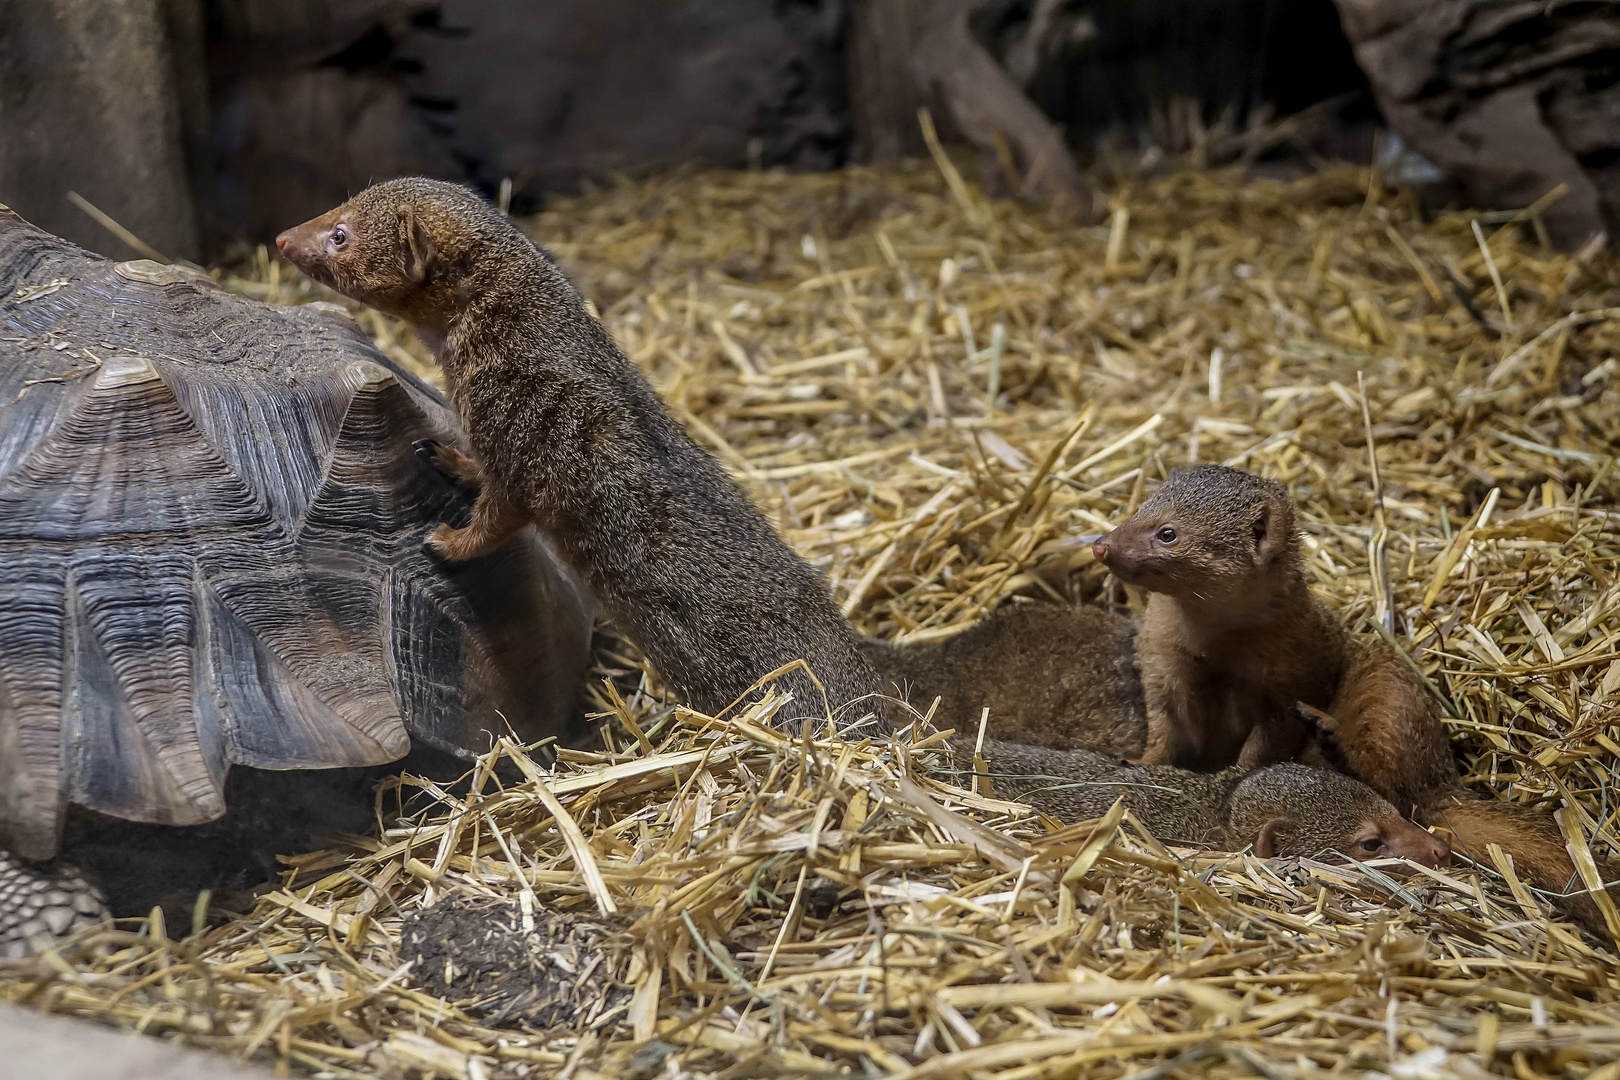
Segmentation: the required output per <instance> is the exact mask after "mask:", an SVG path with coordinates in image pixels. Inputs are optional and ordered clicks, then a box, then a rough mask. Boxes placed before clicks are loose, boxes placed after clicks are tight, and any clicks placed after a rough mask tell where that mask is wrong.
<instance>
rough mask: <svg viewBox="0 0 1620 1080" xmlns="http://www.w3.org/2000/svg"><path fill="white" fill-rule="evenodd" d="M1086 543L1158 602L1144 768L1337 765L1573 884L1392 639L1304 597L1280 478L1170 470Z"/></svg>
mask: <svg viewBox="0 0 1620 1080" xmlns="http://www.w3.org/2000/svg"><path fill="white" fill-rule="evenodd" d="M1094 550H1095V553H1096V555H1097V558H1098V559H1099V560H1101V561H1102V562H1103V563H1104V564H1105V565H1107V567H1108V568H1109V569H1110V570H1112V571H1113V572H1114V574H1115V575H1116V576H1118V577H1119V578H1120V579H1121V580H1123V581H1125V582H1127V583H1129V584H1132V585H1137V586H1140V587H1141V588H1143V589H1146V590H1148V591H1149V592H1150V593H1151V594H1152V595H1151V596H1150V597H1149V598H1148V605H1147V611H1146V613H1145V615H1144V616H1143V620H1142V629H1141V630H1140V632H1139V633H1138V634H1137V639H1136V642H1137V661H1138V665H1139V667H1140V670H1141V674H1142V687H1143V694H1144V697H1145V699H1146V703H1147V723H1148V737H1147V749H1146V752H1145V753H1144V755H1143V757H1142V760H1143V762H1144V763H1153V764H1173V765H1179V766H1182V767H1184V768H1193V769H1199V770H1211V769H1220V768H1224V767H1226V766H1228V765H1230V764H1232V763H1233V762H1234V761H1235V762H1236V763H1237V764H1238V765H1239V766H1241V767H1245V768H1254V767H1258V766H1262V765H1266V764H1269V763H1272V762H1277V761H1286V760H1290V759H1295V758H1299V757H1305V758H1306V759H1307V760H1317V759H1319V758H1320V759H1325V760H1328V761H1333V762H1335V763H1337V764H1340V765H1342V767H1343V768H1344V769H1345V770H1346V771H1347V772H1349V773H1350V774H1351V775H1353V776H1356V777H1358V778H1360V779H1361V780H1362V781H1364V782H1366V783H1367V784H1368V785H1370V786H1371V787H1372V788H1373V789H1374V790H1376V791H1377V792H1379V793H1380V794H1381V795H1383V796H1384V797H1385V798H1387V799H1389V800H1390V801H1391V802H1392V803H1393V804H1394V805H1395V806H1396V808H1397V809H1399V810H1400V811H1401V812H1402V813H1404V814H1410V815H1412V817H1414V818H1415V819H1416V820H1417V821H1419V822H1421V823H1423V824H1425V825H1435V826H1439V827H1442V828H1444V829H1447V830H1449V831H1450V833H1451V835H1452V843H1453V845H1454V846H1455V847H1456V848H1457V850H1459V851H1461V852H1462V853H1463V854H1465V855H1467V856H1468V857H1469V858H1471V859H1474V860H1476V861H1480V862H1487V863H1488V862H1489V861H1490V856H1489V853H1488V851H1487V845H1489V844H1493V843H1494V844H1499V845H1501V847H1502V848H1503V850H1504V851H1506V852H1507V853H1508V854H1510V855H1512V856H1513V857H1514V861H1515V862H1516V864H1517V865H1518V867H1519V868H1520V869H1521V870H1522V871H1524V872H1525V873H1526V875H1527V876H1528V877H1529V878H1530V879H1531V880H1532V881H1533V882H1534V883H1535V884H1536V885H1537V886H1538V887H1540V888H1542V889H1546V890H1548V891H1550V892H1553V893H1560V894H1561V893H1566V892H1569V891H1572V890H1577V891H1578V890H1581V889H1582V885H1581V882H1580V879H1579V877H1578V876H1577V873H1576V869H1575V864H1574V861H1573V860H1572V859H1571V857H1570V855H1569V853H1568V850H1567V849H1566V847H1565V845H1564V841H1563V837H1562V835H1561V833H1560V831H1559V828H1558V826H1557V824H1556V823H1555V822H1554V821H1553V819H1552V818H1551V816H1550V815H1548V814H1547V813H1545V812H1544V811H1538V810H1531V809H1528V808H1525V807H1521V806H1514V805H1511V804H1508V803H1504V802H1501V801H1498V800H1494V799H1480V798H1476V797H1475V796H1474V795H1473V794H1471V793H1470V792H1469V791H1468V790H1467V789H1465V788H1464V787H1463V786H1462V783H1461V780H1460V778H1459V776H1458V773H1457V763H1456V758H1455V755H1454V754H1453V752H1452V749H1451V743H1450V739H1449V738H1448V736H1447V734H1446V728H1445V724H1444V723H1443V721H1442V720H1441V718H1440V714H1439V712H1438V710H1437V708H1436V706H1435V702H1434V701H1433V699H1432V698H1431V697H1430V695H1429V694H1428V692H1427V691H1426V690H1425V688H1424V687H1423V685H1422V683H1421V682H1420V681H1419V679H1418V677H1417V675H1416V674H1415V673H1414V672H1413V671H1412V670H1411V669H1410V668H1409V667H1408V666H1407V665H1406V664H1405V663H1404V662H1403V661H1402V659H1401V658H1400V657H1399V656H1397V655H1396V653H1395V652H1394V650H1393V649H1392V648H1391V647H1390V646H1389V645H1388V644H1387V643H1385V642H1383V641H1381V640H1376V639H1374V640H1367V639H1359V638H1352V637H1351V636H1350V635H1349V634H1348V633H1347V632H1346V630H1345V628H1344V625H1343V623H1342V622H1341V621H1340V619H1339V618H1338V617H1337V616H1336V615H1334V614H1333V613H1332V612H1331V611H1329V610H1328V609H1327V608H1326V607H1325V606H1324V605H1323V604H1322V603H1321V601H1319V600H1317V599H1316V598H1315V597H1313V596H1312V595H1311V593H1310V590H1309V589H1308V588H1307V586H1306V583H1305V574H1304V569H1303V565H1302V563H1301V560H1300V555H1299V542H1298V537H1297V535H1296V533H1295V529H1294V512H1293V506H1292V504H1291V503H1290V501H1289V498H1288V493H1287V491H1285V490H1284V488H1283V486H1282V485H1281V484H1279V483H1277V482H1276V481H1273V480H1266V479H1262V478H1260V477H1258V476H1253V475H1251V474H1249V473H1245V472H1240V471H1238V470H1237V469H1230V468H1227V467H1225V466H1222V465H1200V466H1197V467H1195V468H1191V469H1182V470H1177V471H1176V472H1174V473H1172V474H1171V476H1170V478H1169V480H1167V481H1166V482H1165V484H1164V486H1163V487H1161V488H1160V489H1159V490H1158V492H1156V493H1155V494H1154V495H1153V496H1152V497H1151V498H1149V499H1148V500H1147V502H1145V503H1143V504H1142V507H1141V508H1140V509H1139V510H1137V511H1136V513H1135V514H1133V515H1132V516H1131V518H1130V520H1128V521H1126V522H1125V523H1124V524H1123V525H1121V526H1120V527H1119V528H1117V529H1115V530H1114V531H1113V532H1111V533H1109V534H1108V535H1107V536H1104V537H1103V538H1102V539H1100V540H1098V541H1097V543H1096V545H1095V547H1094ZM1301 703H1302V704H1303V705H1305V706H1308V707H1309V709H1308V710H1301V709H1299V708H1298V707H1297V705H1298V704H1301ZM1307 712H1310V713H1311V714H1312V715H1314V716H1315V717H1316V723H1315V724H1313V723H1311V722H1310V720H1308V719H1307V716H1306V714H1307ZM1318 725H1320V727H1321V728H1323V729H1324V730H1325V732H1326V734H1327V736H1328V737H1327V738H1326V739H1325V744H1326V745H1325V746H1323V745H1319V742H1318V737H1317V734H1316V730H1315V729H1316V728H1317V726H1318ZM1599 870H1600V872H1601V873H1602V874H1603V877H1604V880H1605V881H1613V880H1615V874H1614V873H1613V872H1612V871H1611V870H1610V869H1609V868H1607V867H1604V866H1601V865H1600V867H1599ZM1567 906H1568V907H1569V909H1570V911H1571V913H1572V914H1574V915H1575V916H1576V917H1577V918H1578V919H1579V920H1580V921H1581V922H1582V923H1583V924H1584V925H1586V926H1587V927H1588V928H1589V929H1592V930H1594V931H1595V930H1600V929H1601V928H1602V927H1603V926H1604V922H1603V919H1602V916H1601V913H1600V912H1599V909H1598V906H1597V904H1596V903H1595V902H1594V901H1593V900H1592V898H1591V897H1590V896H1589V895H1586V894H1584V893H1581V894H1580V895H1576V896H1572V897H1568V898H1567Z"/></svg>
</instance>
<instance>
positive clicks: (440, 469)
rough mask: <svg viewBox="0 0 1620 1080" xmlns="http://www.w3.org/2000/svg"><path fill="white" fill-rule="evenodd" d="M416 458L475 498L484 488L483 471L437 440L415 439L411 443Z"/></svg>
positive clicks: (472, 461) (464, 455)
mask: <svg viewBox="0 0 1620 1080" xmlns="http://www.w3.org/2000/svg"><path fill="white" fill-rule="evenodd" d="M411 448H412V449H413V450H415V451H416V456H417V457H419V458H421V459H422V460H423V461H425V462H427V464H428V466H429V467H430V468H432V469H433V471H434V472H436V473H438V474H439V475H440V476H442V477H444V478H445V479H446V480H448V481H449V482H450V483H452V484H454V485H456V486H457V487H460V488H463V489H465V490H466V492H467V493H468V494H469V495H472V496H474V497H477V495H478V493H479V491H480V490H482V488H483V486H484V471H483V470H482V469H480V468H479V467H478V463H477V462H476V461H474V460H473V459H472V458H470V457H468V456H467V455H466V454H463V453H462V452H461V451H459V450H457V449H456V448H455V447H453V446H446V445H445V444H444V443H442V442H440V441H439V440H438V439H417V440H416V441H415V442H413V443H411Z"/></svg>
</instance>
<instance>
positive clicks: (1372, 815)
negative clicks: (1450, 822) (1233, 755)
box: [956, 739, 1451, 866]
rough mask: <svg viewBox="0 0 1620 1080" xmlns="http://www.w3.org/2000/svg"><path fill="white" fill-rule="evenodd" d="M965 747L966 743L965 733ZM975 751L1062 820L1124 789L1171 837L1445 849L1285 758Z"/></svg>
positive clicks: (1366, 854) (1240, 843)
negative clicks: (1183, 761) (1209, 769)
mask: <svg viewBox="0 0 1620 1080" xmlns="http://www.w3.org/2000/svg"><path fill="white" fill-rule="evenodd" d="M964 743H966V741H965V740H964V741H961V742H958V743H956V745H957V746H958V748H959V749H960V748H964ZM965 748H966V749H968V750H969V752H971V749H972V747H971V744H970V743H969V744H966V746H965ZM984 757H985V760H986V762H987V764H988V766H989V771H990V774H991V780H992V783H993V784H994V786H995V791H996V794H997V795H999V796H1002V797H1004V798H1016V799H1018V800H1019V801H1020V802H1024V803H1027V804H1029V805H1030V806H1033V807H1035V808H1036V809H1037V810H1040V811H1042V812H1043V813H1047V814H1051V815H1052V816H1054V817H1058V818H1062V819H1064V820H1066V821H1080V820H1084V819H1085V818H1091V817H1098V816H1100V815H1102V814H1104V813H1106V812H1107V810H1108V808H1109V807H1110V806H1112V805H1113V804H1114V800H1116V799H1118V798H1120V797H1122V796H1123V797H1124V799H1125V805H1126V807H1127V808H1128V809H1129V810H1130V811H1131V812H1132V813H1134V814H1135V815H1136V816H1137V817H1138V818H1139V819H1140V820H1141V822H1142V824H1144V825H1146V826H1147V827H1148V830H1149V831H1150V832H1152V833H1153V835H1154V836H1155V837H1157V838H1158V839H1160V840H1164V841H1168V842H1172V843H1184V844H1202V845H1209V846H1210V847H1215V848H1221V849H1224V850H1227V851H1241V850H1243V849H1244V848H1246V847H1249V846H1251V845H1252V846H1253V848H1254V853H1255V854H1256V855H1259V856H1260V857H1261V858H1267V859H1269V858H1271V857H1272V856H1274V855H1315V854H1318V853H1319V852H1322V851H1328V850H1333V851H1339V852H1343V853H1344V854H1346V855H1351V856H1354V857H1355V858H1358V859H1381V858H1404V859H1411V860H1412V861H1413V862H1418V863H1422V864H1423V865H1424V866H1439V865H1440V864H1441V863H1443V862H1445V860H1446V859H1447V858H1448V857H1449V856H1450V854H1451V849H1450V848H1449V847H1447V846H1446V843H1445V841H1444V840H1441V839H1440V838H1439V837H1437V836H1434V835H1432V834H1431V833H1429V832H1426V831H1425V830H1423V829H1420V828H1418V827H1417V826H1416V825H1413V824H1412V823H1411V822H1409V821H1407V820H1406V819H1405V818H1403V817H1401V815H1400V814H1399V813H1398V812H1397V811H1396V809H1395V807H1393V806H1391V805H1390V803H1389V802H1388V801H1387V800H1386V799H1384V798H1382V797H1381V796H1380V795H1379V794H1378V793H1377V792H1375V791H1373V790H1372V789H1371V788H1369V787H1368V786H1367V785H1366V784H1363V783H1360V782H1358V781H1356V780H1352V779H1351V778H1350V777H1348V776H1345V775H1343V774H1341V773H1336V772H1332V771H1330V770H1327V769H1316V768H1311V767H1310V766H1307V765H1299V764H1293V763H1289V764H1282V765H1268V766H1266V767H1265V768H1263V769H1256V770H1253V771H1252V772H1251V771H1247V770H1244V769H1240V768H1236V767H1234V768H1230V769H1223V770H1222V771H1220V772H1217V773H1194V772H1188V771H1186V770H1184V769H1176V768H1172V767H1170V766H1168V765H1128V764H1122V763H1120V762H1118V761H1115V760H1113V759H1111V758H1108V757H1106V756H1104V755H1102V754H1096V753H1092V752H1090V751H1086V750H1052V749H1047V748H1044V747H1033V746H1024V745H1021V744H1011V745H1009V744H1007V743H1001V742H997V741H995V740H990V739H987V740H985V744H984Z"/></svg>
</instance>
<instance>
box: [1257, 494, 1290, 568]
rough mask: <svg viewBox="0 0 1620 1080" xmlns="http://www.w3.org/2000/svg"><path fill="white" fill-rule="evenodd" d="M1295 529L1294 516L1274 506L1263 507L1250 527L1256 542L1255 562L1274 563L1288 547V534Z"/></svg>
mask: <svg viewBox="0 0 1620 1080" xmlns="http://www.w3.org/2000/svg"><path fill="white" fill-rule="evenodd" d="M1293 528H1294V518H1293V515H1292V514H1290V513H1288V512H1287V511H1279V510H1278V509H1277V508H1276V507H1274V506H1262V507H1260V510H1259V513H1258V514H1257V515H1256V517H1255V519H1254V522H1253V524H1252V525H1251V527H1250V535H1251V537H1252V539H1253V540H1254V557H1255V561H1256V562H1258V563H1260V564H1262V565H1265V564H1269V563H1271V562H1274V561H1275V560H1276V558H1277V556H1278V555H1280V554H1282V551H1283V549H1284V548H1286V547H1287V546H1288V534H1289V533H1290V532H1291V531H1292V530H1293Z"/></svg>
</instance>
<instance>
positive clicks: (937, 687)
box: [862, 603, 1147, 758]
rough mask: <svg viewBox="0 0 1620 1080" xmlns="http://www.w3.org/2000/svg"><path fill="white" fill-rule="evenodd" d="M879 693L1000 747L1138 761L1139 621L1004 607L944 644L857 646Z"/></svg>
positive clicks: (1142, 726)
mask: <svg viewBox="0 0 1620 1080" xmlns="http://www.w3.org/2000/svg"><path fill="white" fill-rule="evenodd" d="M862 648H863V649H864V650H865V652H866V655H867V658H868V659H869V660H871V662H872V666H873V667H874V668H876V669H877V672H878V675H879V676H881V677H882V679H883V682H884V689H885V691H887V692H888V693H891V694H894V695H896V696H897V697H900V698H902V699H909V701H910V703H911V704H912V705H913V706H915V707H916V708H918V709H921V710H924V711H926V710H927V709H928V708H929V707H930V706H931V704H932V703H933V700H934V699H935V698H936V697H937V698H939V699H940V702H939V711H938V713H937V714H936V717H935V722H936V724H937V726H939V727H952V728H955V729H956V730H957V731H959V732H963V733H966V734H970V735H971V734H975V733H976V732H977V730H978V723H979V717H980V715H981V712H982V710H984V709H985V708H988V709H989V710H990V718H989V721H988V726H987V728H986V730H987V731H989V732H990V733H991V734H992V735H993V736H994V737H995V738H997V739H999V740H1001V741H1003V742H1019V743H1033V744H1036V745H1039V746H1051V747H1058V748H1062V749H1070V748H1075V747H1081V748H1084V749H1087V750H1095V751H1098V752H1099V753H1105V754H1112V755H1114V756H1116V757H1122V758H1123V757H1136V756H1137V755H1139V754H1141V752H1142V746H1143V740H1144V739H1145V738H1146V730H1147V728H1146V723H1145V711H1144V706H1143V703H1142V684H1141V680H1140V679H1139V678H1138V677H1137V674H1136V623H1135V621H1134V620H1132V619H1130V618H1128V617H1127V616H1124V615H1117V614H1115V613H1113V612H1111V611H1107V610H1105V609H1103V608H1098V607H1087V606H1082V607H1069V606H1067V605H1064V604H1046V603H1036V604H1023V605H1018V606H1007V607H1003V608H1001V609H1000V610H998V611H997V612H995V614H993V615H990V616H988V617H987V618H985V619H982V620H980V621H979V622H977V623H975V624H974V625H973V626H971V627H969V628H968V629H967V630H965V631H963V632H962V633H960V634H958V635H957V636H956V637H953V638H949V639H947V640H945V641H938V642H927V643H919V644H915V645H895V644H891V643H889V642H885V641H876V640H870V639H869V640H867V641H865V642H863V643H862Z"/></svg>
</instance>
